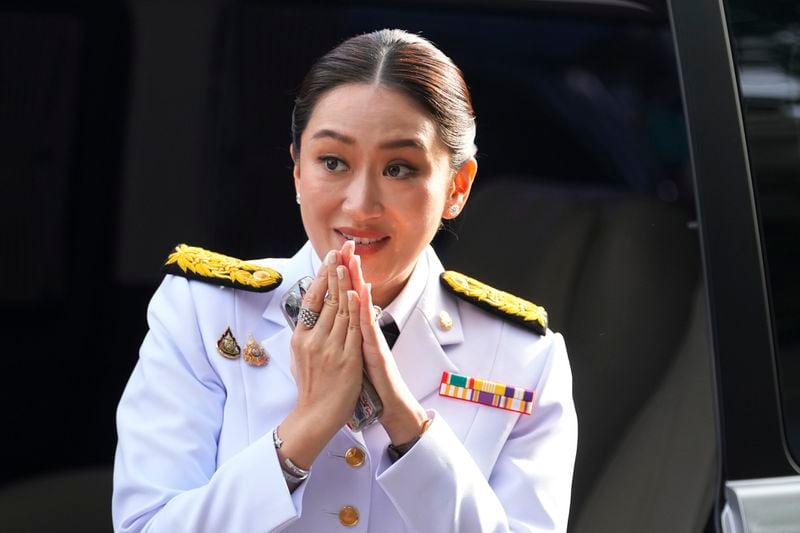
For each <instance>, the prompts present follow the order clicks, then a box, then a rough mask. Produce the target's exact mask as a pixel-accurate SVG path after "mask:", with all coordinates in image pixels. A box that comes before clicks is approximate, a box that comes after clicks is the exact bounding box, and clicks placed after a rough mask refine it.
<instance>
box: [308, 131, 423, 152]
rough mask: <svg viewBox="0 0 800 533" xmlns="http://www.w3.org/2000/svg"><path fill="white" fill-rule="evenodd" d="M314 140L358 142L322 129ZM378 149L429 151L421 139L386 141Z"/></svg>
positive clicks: (336, 132)
mask: <svg viewBox="0 0 800 533" xmlns="http://www.w3.org/2000/svg"><path fill="white" fill-rule="evenodd" d="M311 138H312V139H324V138H329V139H333V140H336V141H339V142H341V143H344V144H356V140H355V139H354V138H352V137H350V136H349V135H345V134H344V133H339V132H338V131H334V130H330V129H322V130H319V131H318V132H316V133H314V135H312V136H311ZM378 148H380V149H382V150H389V149H393V148H417V149H419V150H422V151H427V150H426V148H425V145H424V144H422V142H421V141H420V140H419V139H413V138H408V139H395V140H392V141H386V142H385V143H382V144H380V145H379V146H378Z"/></svg>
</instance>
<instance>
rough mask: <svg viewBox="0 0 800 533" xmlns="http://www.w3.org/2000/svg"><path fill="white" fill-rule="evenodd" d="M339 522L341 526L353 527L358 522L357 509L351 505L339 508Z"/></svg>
mask: <svg viewBox="0 0 800 533" xmlns="http://www.w3.org/2000/svg"><path fill="white" fill-rule="evenodd" d="M339 522H341V523H342V525H343V526H347V527H353V526H354V525H356V524H358V509H356V508H355V507H353V506H352V505H345V506H344V507H342V508H341V509H340V510H339Z"/></svg>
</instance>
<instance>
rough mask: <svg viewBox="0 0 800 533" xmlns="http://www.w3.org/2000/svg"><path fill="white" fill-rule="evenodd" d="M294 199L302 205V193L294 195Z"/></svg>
mask: <svg viewBox="0 0 800 533" xmlns="http://www.w3.org/2000/svg"><path fill="white" fill-rule="evenodd" d="M294 201H295V202H297V205H300V193H297V194H295V195H294Z"/></svg>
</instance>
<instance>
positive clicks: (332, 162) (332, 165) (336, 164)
mask: <svg viewBox="0 0 800 533" xmlns="http://www.w3.org/2000/svg"><path fill="white" fill-rule="evenodd" d="M319 160H320V161H322V164H323V165H324V166H325V170H327V171H328V172H343V171H345V170H347V164H346V163H345V162H344V161H342V160H341V159H339V158H338V157H334V156H332V155H326V156H322V157H320V158H319Z"/></svg>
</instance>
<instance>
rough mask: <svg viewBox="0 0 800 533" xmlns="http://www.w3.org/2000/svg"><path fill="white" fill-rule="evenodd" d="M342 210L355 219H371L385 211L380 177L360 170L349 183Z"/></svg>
mask: <svg viewBox="0 0 800 533" xmlns="http://www.w3.org/2000/svg"><path fill="white" fill-rule="evenodd" d="M342 210H343V211H344V212H345V214H347V215H348V216H349V217H350V218H352V219H353V220H369V219H371V218H376V217H378V216H380V215H381V213H382V212H383V199H382V192H381V187H380V183H379V180H378V179H375V178H374V177H373V176H371V175H370V174H369V173H368V172H359V173H358V174H357V175H356V176H354V177H353V179H352V180H351V181H350V183H348V186H347V190H346V193H345V197H344V201H343V203H342Z"/></svg>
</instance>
